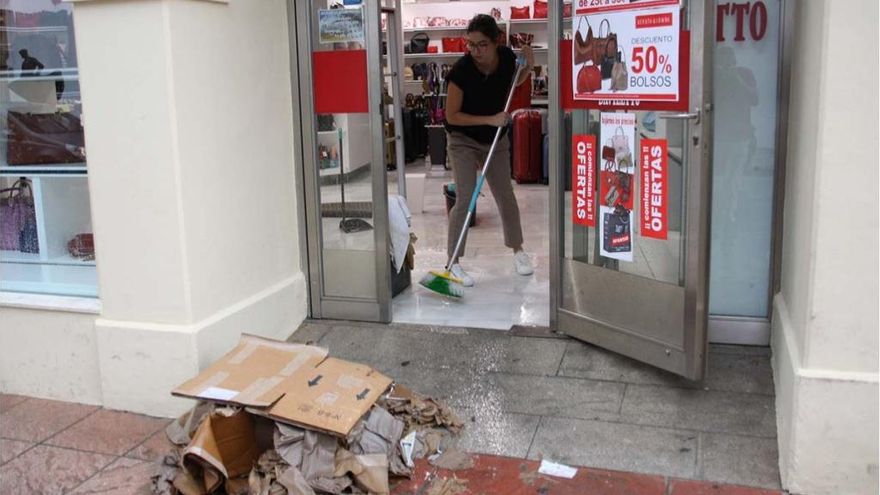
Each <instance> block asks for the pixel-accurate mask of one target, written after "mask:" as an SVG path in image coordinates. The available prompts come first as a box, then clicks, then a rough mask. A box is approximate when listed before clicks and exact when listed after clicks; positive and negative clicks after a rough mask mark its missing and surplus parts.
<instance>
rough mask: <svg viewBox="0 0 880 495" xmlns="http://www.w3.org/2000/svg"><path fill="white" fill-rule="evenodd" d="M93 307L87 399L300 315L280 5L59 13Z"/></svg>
mask: <svg viewBox="0 0 880 495" xmlns="http://www.w3.org/2000/svg"><path fill="white" fill-rule="evenodd" d="M74 20H75V23H76V34H77V49H78V51H79V61H80V72H81V84H82V95H83V109H84V121H85V127H86V147H87V150H88V160H89V181H90V190H91V201H92V210H93V212H92V213H93V222H94V231H95V240H96V241H95V242H96V250H97V253H98V273H99V290H100V295H101V301H102V305H103V310H102V314H101V316H100V318H98V320H97V324H96V332H97V342H98V355H99V367H100V372H101V381H102V390H103V401H104V404H105V405H106V406H108V407H113V408H120V409H127V410H135V411H142V412H148V413H152V414H165V415H167V414H174V413H176V412H178V411H180V410H181V409H182V408H183V407H186V405H187V403H186V402H183V401H180V400H178V399H172V398H171V396H170V391H171V389H172V387H173V386H175V385H177V384H178V383H179V382H181V381H182V380H184V379H187V378H189V377H190V376H192V375H193V374H195V373H196V372H197V371H198V370H199V369H200V368H201V367H204V366H205V365H207V364H208V363H210V362H211V361H212V360H214V359H215V358H217V357H219V356H220V355H222V354H223V353H224V352H226V351H227V350H228V349H230V348H231V347H232V346H233V344H234V343H235V342H237V340H238V338H239V335H240V334H241V333H242V332H246V333H252V334H259V335H266V336H271V337H276V338H286V337H287V336H289V335H290V334H291V333H292V332H293V331H294V330H295V328H296V327H297V326H298V324H299V323H300V322H301V321H302V319H303V318H304V317H305V314H306V304H307V298H306V284H305V279H304V277H303V273H302V269H301V267H300V252H299V251H300V250H299V246H300V244H299V237H298V219H297V218H298V212H297V207H296V187H297V186H296V179H295V165H294V139H293V136H294V130H295V129H294V119H293V114H292V102H291V85H290V48H289V38H288V32H287V8H286V2H285V1H284V0H271V1H270V0H265V1H260V2H230V3H225V2H206V1H196V0H140V1H128V2H116V1H102V0H94V1H79V2H77V3H76V4H75V7H74Z"/></svg>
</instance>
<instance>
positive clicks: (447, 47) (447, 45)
mask: <svg viewBox="0 0 880 495" xmlns="http://www.w3.org/2000/svg"><path fill="white" fill-rule="evenodd" d="M442 42H443V53H458V52H463V51H465V41H464V39H463V38H461V37H458V38H443V40H442Z"/></svg>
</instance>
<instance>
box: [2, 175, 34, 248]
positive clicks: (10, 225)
mask: <svg viewBox="0 0 880 495" xmlns="http://www.w3.org/2000/svg"><path fill="white" fill-rule="evenodd" d="M25 193H27V194H25ZM30 217H33V218H34V220H35V221H36V210H34V198H33V194H32V192H31V188H30V182H28V180H27V179H21V180H18V181H16V182H15V183H14V184H13V185H12V187H10V188H8V189H3V190H2V191H0V249H2V250H4V251H18V250H19V248H20V247H21V231H22V229H24V225H25V223H26V222H27V220H28V218H30Z"/></svg>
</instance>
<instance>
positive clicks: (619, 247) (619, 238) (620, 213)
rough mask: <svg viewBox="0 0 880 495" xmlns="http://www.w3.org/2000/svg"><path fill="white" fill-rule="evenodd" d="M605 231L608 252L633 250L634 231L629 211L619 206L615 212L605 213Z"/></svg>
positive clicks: (604, 243) (605, 245) (604, 244)
mask: <svg viewBox="0 0 880 495" xmlns="http://www.w3.org/2000/svg"><path fill="white" fill-rule="evenodd" d="M604 221H605V232H604V233H603V234H604V235H603V236H602V237H603V241H602V243H603V247H604V248H605V251H606V252H609V253H620V252H626V251H632V231H631V229H630V224H629V211H627V209H626V208H623V207H617V208H615V209H614V211H613V212H606V213H605V218H604Z"/></svg>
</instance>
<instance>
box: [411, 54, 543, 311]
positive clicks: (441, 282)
mask: <svg viewBox="0 0 880 495" xmlns="http://www.w3.org/2000/svg"><path fill="white" fill-rule="evenodd" d="M525 66H526V59H525V57H523V56H522V55H520V56H519V57H517V59H516V72H515V73H514V74H513V81H512V82H511V84H510V91H508V92H507V102H506V103H505V104H504V111H505V112H507V109H508V108H509V107H510V100H511V99H513V92H514V90H516V80H517V79H519V75H520V73H521V72H522V70H523V67H525ZM501 129H502V127H499V128H498V129H497V130H496V131H495V139H493V140H492V146H491V147H490V148H489V153H488V154H487V155H486V161H485V162H483V169H482V170H481V171H480V177H479V178H478V179H477V185H476V187H474V193H473V194H472V195H471V202H470V204H469V205H468V212H467V218H465V220H464V224H463V225H462V228H461V234H459V235H458V241H457V242H456V243H455V249H454V250H453V251H452V256H450V257H449V261H448V262H447V263H446V267H445V268H444V269H443V270H431V271H429V272H428V273H427V274H426V275H425V276H424V277H422V279H421V280H419V284H421V285H422V286H423V287H425V288H426V289H428V290H431V291H434V292H436V293H438V294H441V295H444V296H449V297H456V298H459V297H462V296H463V295H464V285H463V284H462V281H461V279H458V278H456V277H454V276H453V275H452V272H450V271H449V270H450V269H451V268H452V262H453V261H454V260H455V259H456V258H457V257H458V251H459V250H460V249H461V245H462V243H463V242H464V236H465V234H466V233H467V229H468V226H470V222H471V217H472V216H473V215H474V211H475V210H476V209H477V197H479V195H480V189H482V188H483V182H484V181H485V180H486V170H488V168H489V163H490V162H491V161H492V155H493V154H494V153H495V147H496V146H497V145H498V140H499V139H501Z"/></svg>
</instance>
